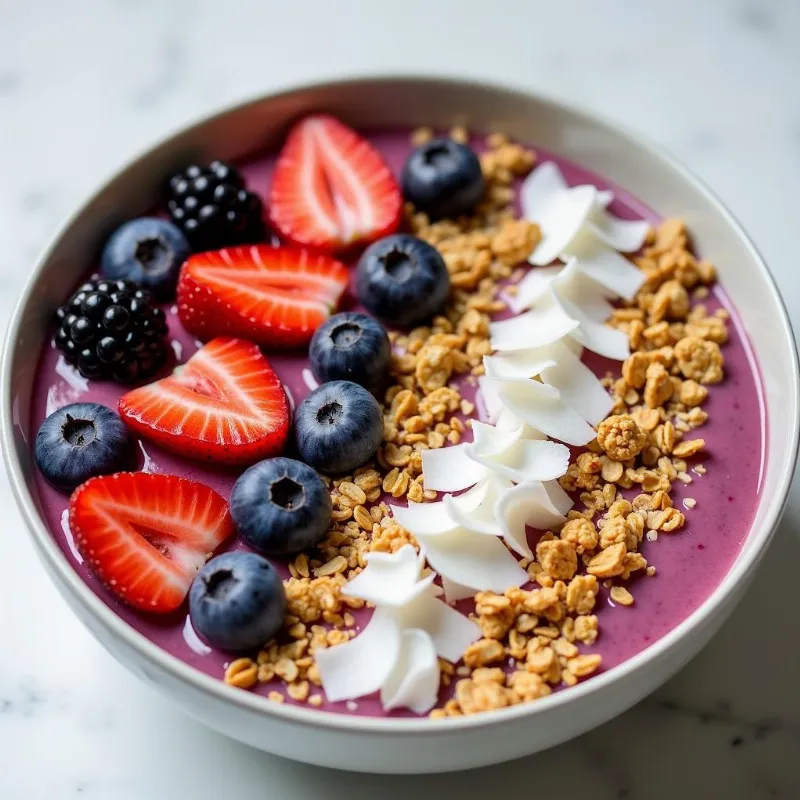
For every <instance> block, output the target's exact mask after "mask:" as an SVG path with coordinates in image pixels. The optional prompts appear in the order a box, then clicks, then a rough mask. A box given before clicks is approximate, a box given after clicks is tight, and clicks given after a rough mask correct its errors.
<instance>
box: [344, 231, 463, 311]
mask: <svg viewBox="0 0 800 800" xmlns="http://www.w3.org/2000/svg"><path fill="white" fill-rule="evenodd" d="M356 288H357V291H358V296H359V298H360V300H361V302H362V303H363V304H364V306H366V308H367V310H369V311H371V312H372V313H373V314H375V316H376V317H380V318H381V319H383V320H385V321H386V322H389V323H391V324H394V325H402V326H406V327H413V326H415V325H420V324H422V323H424V322H426V321H427V320H429V319H430V318H431V317H432V316H434V315H435V314H436V313H437V312H439V311H440V310H441V308H442V306H443V305H444V302H445V300H446V299H447V295H448V293H449V291H450V277H449V275H448V272H447V266H446V265H445V263H444V259H443V258H442V256H441V255H440V254H439V251H438V250H437V249H436V248H435V247H433V246H432V245H429V244H428V243H427V242H425V241H423V240H422V239H417V237H416V236H411V235H409V234H406V233H398V234H395V235H394V236H387V237H386V238H385V239H381V240H380V241H379V242H375V244H372V245H370V246H369V247H368V248H367V249H366V250H365V251H364V253H363V254H362V255H361V258H360V259H359V262H358V267H357V269H356Z"/></svg>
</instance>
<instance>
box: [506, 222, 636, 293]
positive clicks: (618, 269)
mask: <svg viewBox="0 0 800 800" xmlns="http://www.w3.org/2000/svg"><path fill="white" fill-rule="evenodd" d="M564 255H565V256H566V257H568V258H577V259H578V262H579V264H580V268H581V271H582V272H583V273H584V274H585V275H588V276H589V277H590V278H592V279H593V280H595V281H597V282H598V283H600V284H602V285H603V286H605V287H606V288H608V289H610V290H611V291H612V292H614V293H615V294H616V295H618V296H619V297H624V298H625V299H626V300H631V299H632V298H633V297H634V296H635V295H636V293H637V292H638V291H639V289H641V288H642V284H643V283H644V281H645V276H644V272H642V270H640V269H639V268H638V267H636V266H635V265H634V264H632V263H631V262H630V261H628V259H627V258H625V257H624V256H621V255H620V254H619V253H617V252H616V251H615V250H612V249H611V248H610V247H606V245H605V244H604V243H603V242H602V241H601V240H600V239H599V237H598V236H597V234H596V233H595V232H594V231H592V230H591V229H584V230H582V231H580V233H579V234H578V235H577V236H576V237H575V238H574V239H573V240H572V242H570V245H569V247H568V249H567V250H566V251H565V253H564ZM520 284H522V281H520Z"/></svg>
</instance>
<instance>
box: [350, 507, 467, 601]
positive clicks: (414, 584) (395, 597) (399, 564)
mask: <svg viewBox="0 0 800 800" xmlns="http://www.w3.org/2000/svg"><path fill="white" fill-rule="evenodd" d="M437 505H438V504H437ZM404 510H407V509H404ZM400 524H401V525H402V524H403V523H402V522H401V523H400ZM451 527H452V526H451ZM367 564H368V566H369V569H364V570H362V571H361V572H360V573H359V574H358V575H356V577H355V578H352V579H351V580H350V581H349V582H348V583H347V585H346V586H345V587H344V589H342V594H346V595H347V596H348V597H358V598H360V599H361V600H366V601H367V602H368V603H373V604H374V605H376V606H377V605H382V606H390V607H392V608H399V607H401V606H405V605H407V604H408V603H411V602H413V601H414V600H416V599H417V598H418V597H419V596H420V595H421V594H423V593H424V592H425V591H426V590H427V588H428V586H430V584H431V583H433V577H434V576H433V575H428V576H427V577H426V578H423V579H422V580H419V573H420V569H421V567H422V561H421V560H420V558H419V556H418V555H417V553H416V552H415V550H414V548H413V547H409V548H405V547H402V548H400V550H398V551H397V552H396V553H380V552H372V553H369V554H368V555H367Z"/></svg>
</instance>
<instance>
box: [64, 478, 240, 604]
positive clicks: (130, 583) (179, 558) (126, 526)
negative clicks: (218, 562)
mask: <svg viewBox="0 0 800 800" xmlns="http://www.w3.org/2000/svg"><path fill="white" fill-rule="evenodd" d="M69 525H70V528H71V530H72V534H73V536H74V538H75V544H76V545H77V547H78V550H79V551H80V552H81V554H82V555H83V557H84V559H86V562H87V564H88V565H89V566H90V567H91V569H92V571H93V572H94V573H95V574H96V575H97V576H98V578H100V579H101V580H102V581H103V583H104V584H105V585H106V588H108V589H109V590H110V591H112V592H114V594H116V595H118V596H119V597H120V598H121V599H122V600H124V601H125V602H126V603H128V605H131V606H133V607H134V608H138V609H141V610H142V611H150V612H152V613H154V614H168V613H170V612H171V611H175V609H176V608H178V607H179V606H180V605H181V603H182V602H183V600H184V598H185V597H186V593H187V592H188V591H189V586H190V585H191V583H192V579H193V578H194V576H195V575H196V574H197V571H198V570H199V569H200V567H202V566H203V564H205V562H206V557H207V556H208V555H209V554H210V553H213V552H214V550H216V549H217V548H218V547H219V546H220V544H222V542H224V541H225V539H227V538H228V537H229V536H230V535H231V534H232V533H233V532H234V525H233V520H232V519H231V515H230V513H229V512H228V504H227V503H226V502H225V500H224V499H223V498H222V497H220V496H219V495H218V494H217V493H216V492H215V491H213V490H212V489H209V488H208V486H204V485H203V484H202V483H197V482H196V481H190V480H186V478H179V477H177V476H176V475H155V474H148V473H145V472H119V473H117V474H116V475H103V476H102V477H99V478H90V479H89V480H88V481H86V483H84V484H81V485H80V486H79V487H78V488H77V489H76V490H75V491H74V492H73V494H72V497H71V498H70V501H69Z"/></svg>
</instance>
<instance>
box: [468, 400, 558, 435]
mask: <svg viewBox="0 0 800 800" xmlns="http://www.w3.org/2000/svg"><path fill="white" fill-rule="evenodd" d="M473 424H474V423H473ZM495 427H496V428H497V429H498V430H501V431H522V433H521V434H520V438H521V439H546V438H547V437H546V436H545V435H544V434H543V433H542V432H541V431H537V430H536V428H532V427H531V426H530V425H528V424H527V423H526V422H524V421H523V420H521V419H520V418H519V417H518V416H517V415H516V414H515V413H514V412H513V411H509V410H508V409H507V408H505V407H504V408H503V410H502V411H501V412H500V414H499V415H498V417H497V422H496V423H495Z"/></svg>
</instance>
